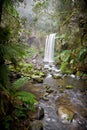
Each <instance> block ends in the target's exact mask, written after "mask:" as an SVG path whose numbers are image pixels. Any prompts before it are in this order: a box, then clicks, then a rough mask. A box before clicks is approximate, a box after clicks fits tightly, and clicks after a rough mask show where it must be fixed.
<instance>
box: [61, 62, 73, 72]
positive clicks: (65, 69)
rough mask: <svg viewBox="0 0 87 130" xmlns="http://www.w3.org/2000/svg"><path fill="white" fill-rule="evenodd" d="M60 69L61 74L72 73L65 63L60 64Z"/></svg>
mask: <svg viewBox="0 0 87 130" xmlns="http://www.w3.org/2000/svg"><path fill="white" fill-rule="evenodd" d="M60 69H61V72H62V73H66V74H72V73H73V71H72V69H70V65H69V64H68V63H67V62H62V64H61V66H60Z"/></svg>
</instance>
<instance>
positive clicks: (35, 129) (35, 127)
mask: <svg viewBox="0 0 87 130" xmlns="http://www.w3.org/2000/svg"><path fill="white" fill-rule="evenodd" d="M28 130H43V123H42V121H39V120H36V121H33V122H32V123H31V124H30V128H29V129H28Z"/></svg>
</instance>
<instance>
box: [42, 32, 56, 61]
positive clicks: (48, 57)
mask: <svg viewBox="0 0 87 130" xmlns="http://www.w3.org/2000/svg"><path fill="white" fill-rule="evenodd" d="M55 35H56V34H55V33H53V34H50V35H49V36H47V38H46V44H45V54H44V62H47V63H53V62H54V44H55Z"/></svg>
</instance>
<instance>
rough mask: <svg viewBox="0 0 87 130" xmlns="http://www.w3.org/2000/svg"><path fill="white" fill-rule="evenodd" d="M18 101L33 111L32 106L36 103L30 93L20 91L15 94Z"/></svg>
mask: <svg viewBox="0 0 87 130" xmlns="http://www.w3.org/2000/svg"><path fill="white" fill-rule="evenodd" d="M16 96H17V97H18V99H20V100H21V101H22V102H24V103H26V104H29V109H30V110H34V104H35V103H36V102H37V101H36V99H35V96H34V95H33V94H32V93H29V92H24V91H20V92H17V93H16Z"/></svg>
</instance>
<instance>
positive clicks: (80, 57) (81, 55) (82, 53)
mask: <svg viewBox="0 0 87 130" xmlns="http://www.w3.org/2000/svg"><path fill="white" fill-rule="evenodd" d="M86 54H87V48H82V49H81V50H80V52H79V56H78V59H79V61H82V60H83V59H84V57H85V56H86Z"/></svg>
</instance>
